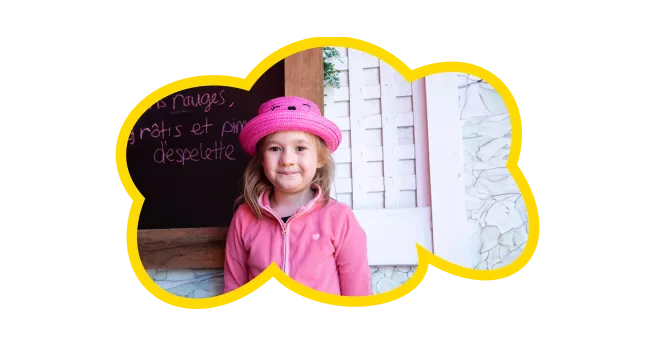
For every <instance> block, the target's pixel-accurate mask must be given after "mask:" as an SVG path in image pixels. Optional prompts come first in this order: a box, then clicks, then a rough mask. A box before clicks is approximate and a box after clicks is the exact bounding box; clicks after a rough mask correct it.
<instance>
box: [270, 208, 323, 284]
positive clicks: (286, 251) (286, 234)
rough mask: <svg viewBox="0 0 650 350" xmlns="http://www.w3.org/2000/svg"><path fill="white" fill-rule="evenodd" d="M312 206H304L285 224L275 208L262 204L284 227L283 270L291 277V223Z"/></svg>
mask: <svg viewBox="0 0 650 350" xmlns="http://www.w3.org/2000/svg"><path fill="white" fill-rule="evenodd" d="M311 207H312V205H310V206H309V207H308V208H304V209H303V210H299V211H298V213H297V215H296V216H292V217H290V218H289V220H287V224H286V225H285V224H284V222H282V219H281V218H280V217H278V216H277V215H276V214H275V212H274V211H273V209H271V208H269V207H266V206H262V208H264V210H266V211H267V212H269V213H271V215H273V217H275V219H276V220H278V222H279V223H280V227H282V271H283V272H284V273H286V274H287V276H289V277H291V275H289V225H290V224H291V222H292V221H293V220H295V219H297V218H298V217H300V216H301V215H302V214H304V213H305V212H307V211H308V210H309V209H311Z"/></svg>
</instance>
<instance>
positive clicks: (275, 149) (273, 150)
mask: <svg viewBox="0 0 650 350" xmlns="http://www.w3.org/2000/svg"><path fill="white" fill-rule="evenodd" d="M269 151H271V152H279V151H280V147H277V146H272V147H269Z"/></svg>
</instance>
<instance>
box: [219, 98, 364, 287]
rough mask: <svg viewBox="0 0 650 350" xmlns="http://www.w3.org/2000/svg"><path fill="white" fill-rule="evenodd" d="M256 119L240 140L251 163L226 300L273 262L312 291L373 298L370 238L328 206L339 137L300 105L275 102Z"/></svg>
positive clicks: (309, 106)
mask: <svg viewBox="0 0 650 350" xmlns="http://www.w3.org/2000/svg"><path fill="white" fill-rule="evenodd" d="M258 114H259V115H258V116H256V117H255V118H253V119H251V120H250V121H249V122H248V123H247V124H246V126H245V127H244V128H243V129H242V131H241V133H240V135H239V141H240V142H241V144H242V146H243V148H244V150H245V151H246V152H247V153H248V154H250V155H252V156H253V159H251V161H250V163H249V164H248V167H247V168H246V171H245V172H244V194H243V196H242V197H243V199H244V200H245V203H244V204H242V205H240V206H239V208H238V209H237V211H236V212H235V215H234V217H233V219H232V221H231V223H230V228H229V230H228V237H227V239H226V259H225V265H224V279H225V281H224V282H225V286H224V291H223V292H224V293H227V292H229V291H231V290H233V289H236V288H238V287H240V286H242V285H244V284H245V283H247V282H248V281H250V280H251V279H253V278H255V276H257V275H259V274H260V273H261V272H262V271H264V270H265V269H266V268H267V267H268V266H269V265H270V264H271V263H272V262H275V263H276V264H277V265H278V266H279V267H280V268H281V269H282V271H284V273H286V274H287V275H288V276H289V277H291V278H293V279H294V280H295V281H297V282H299V283H301V284H303V285H305V286H307V287H311V288H313V289H316V290H320V291H323V292H326V293H331V294H337V295H357V296H359V295H370V294H371V289H370V268H369V266H368V253H367V246H366V233H365V232H364V231H363V229H362V228H361V226H359V223H358V221H357V219H356V218H355V216H354V214H353V213H352V210H351V209H350V208H349V207H348V206H347V205H345V204H343V203H340V202H338V201H336V200H334V199H331V198H330V185H331V183H332V180H333V178H334V161H333V159H332V156H331V153H332V152H334V151H335V150H336V149H337V147H338V146H339V144H340V142H341V131H340V130H339V128H338V127H337V126H336V124H334V123H333V122H332V121H330V120H328V119H326V118H324V117H323V116H322V115H321V113H320V109H319V108H318V106H317V105H316V104H314V103H313V102H311V101H309V100H307V99H304V98H300V97H280V98H276V99H272V100H270V101H268V102H266V103H264V104H262V106H261V107H260V109H259V111H258Z"/></svg>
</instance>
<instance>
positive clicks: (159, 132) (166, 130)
mask: <svg viewBox="0 0 650 350" xmlns="http://www.w3.org/2000/svg"><path fill="white" fill-rule="evenodd" d="M206 124H207V120H206ZM182 128H183V126H182V125H173V124H172V125H169V124H168V125H167V127H165V121H164V120H163V121H161V122H154V123H153V124H152V125H151V127H140V128H133V130H131V134H130V135H129V145H133V144H134V143H135V141H136V139H137V140H143V139H147V138H154V139H158V138H160V139H163V140H164V139H165V137H167V138H170V137H173V138H178V137H181V135H182V134H183V133H182V131H181V129H182Z"/></svg>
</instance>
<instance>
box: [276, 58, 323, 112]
mask: <svg viewBox="0 0 650 350" xmlns="http://www.w3.org/2000/svg"><path fill="white" fill-rule="evenodd" d="M323 65H324V64H323V49H322V48H320V47H318V48H315V49H309V50H305V51H301V52H298V53H296V54H294V55H291V56H289V57H287V58H285V59H284V94H285V96H300V97H304V98H307V99H309V100H311V101H313V102H315V103H316V104H317V105H318V108H320V110H321V112H323V107H324V96H325V91H324V81H323Z"/></svg>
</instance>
